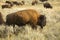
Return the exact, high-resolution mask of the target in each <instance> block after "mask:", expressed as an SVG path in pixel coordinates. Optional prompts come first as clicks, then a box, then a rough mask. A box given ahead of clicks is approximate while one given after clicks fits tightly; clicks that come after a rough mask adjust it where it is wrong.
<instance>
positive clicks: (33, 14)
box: [17, 9, 39, 22]
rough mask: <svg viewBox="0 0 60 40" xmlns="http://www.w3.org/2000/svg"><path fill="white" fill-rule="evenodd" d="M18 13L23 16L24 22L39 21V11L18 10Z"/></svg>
mask: <svg viewBox="0 0 60 40" xmlns="http://www.w3.org/2000/svg"><path fill="white" fill-rule="evenodd" d="M17 15H18V16H20V17H22V18H23V21H24V22H27V21H31V22H37V20H38V17H39V14H38V13H37V11H35V10H32V9H29V10H23V11H19V12H17Z"/></svg>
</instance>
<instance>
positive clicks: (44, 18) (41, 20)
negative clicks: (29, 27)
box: [37, 15, 46, 28]
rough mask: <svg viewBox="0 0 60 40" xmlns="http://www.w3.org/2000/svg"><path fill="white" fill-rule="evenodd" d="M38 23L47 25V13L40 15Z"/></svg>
mask: <svg viewBox="0 0 60 40" xmlns="http://www.w3.org/2000/svg"><path fill="white" fill-rule="evenodd" d="M37 24H38V25H39V26H41V28H43V26H45V25H46V16H45V15H40V16H39V18H38V22H37Z"/></svg>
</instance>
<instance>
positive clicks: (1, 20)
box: [0, 12, 5, 25]
mask: <svg viewBox="0 0 60 40" xmlns="http://www.w3.org/2000/svg"><path fill="white" fill-rule="evenodd" d="M3 23H5V22H4V20H3V17H2V14H1V12H0V25H1V24H3Z"/></svg>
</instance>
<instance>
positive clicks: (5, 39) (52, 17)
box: [0, 1, 60, 40]
mask: <svg viewBox="0 0 60 40" xmlns="http://www.w3.org/2000/svg"><path fill="white" fill-rule="evenodd" d="M49 2H50V3H51V4H52V6H53V9H45V8H44V7H43V5H42V4H38V5H35V6H31V5H30V6H29V5H24V6H14V7H12V8H10V9H8V8H5V9H2V8H1V6H0V12H2V14H3V18H4V20H5V18H6V15H7V14H9V13H13V12H16V11H19V10H24V9H29V8H30V9H35V10H37V11H38V13H40V14H43V15H46V17H47V24H46V26H45V27H44V29H41V28H40V27H39V26H37V27H38V28H37V30H33V29H31V26H30V25H25V26H24V27H23V28H22V27H18V26H16V28H15V29H16V30H15V34H14V33H13V32H14V31H13V27H12V26H4V25H0V40H60V3H59V2H58V1H57V2H56V1H54V2H51V1H49ZM55 2H56V3H55ZM5 21H6V20H5Z"/></svg>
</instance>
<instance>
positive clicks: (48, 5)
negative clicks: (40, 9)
mask: <svg viewBox="0 0 60 40" xmlns="http://www.w3.org/2000/svg"><path fill="white" fill-rule="evenodd" d="M43 6H44V7H45V8H52V6H51V5H50V4H49V3H44V4H43Z"/></svg>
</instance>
